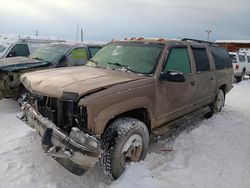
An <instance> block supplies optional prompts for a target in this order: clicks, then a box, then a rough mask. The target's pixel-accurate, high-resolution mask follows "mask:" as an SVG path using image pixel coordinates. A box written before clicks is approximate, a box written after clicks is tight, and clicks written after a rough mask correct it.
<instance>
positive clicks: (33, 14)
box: [0, 0, 250, 41]
mask: <svg viewBox="0 0 250 188" xmlns="http://www.w3.org/2000/svg"><path fill="white" fill-rule="evenodd" d="M77 24H79V28H83V29H84V39H86V40H102V41H109V40H111V39H112V38H116V39H123V38H124V37H133V36H135V37H140V36H143V37H150V38H152V37H154V38H155V37H165V38H180V37H181V38H182V37H190V38H191V37H192V38H198V39H206V38H207V33H206V29H208V28H209V29H211V31H212V33H211V35H210V38H211V40H217V39H250V0H0V33H2V34H21V35H24V34H29V35H30V34H35V31H36V30H38V31H39V34H40V35H49V36H58V37H60V38H65V39H72V40H75V38H76V25H77Z"/></svg>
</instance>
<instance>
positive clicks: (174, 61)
mask: <svg viewBox="0 0 250 188" xmlns="http://www.w3.org/2000/svg"><path fill="white" fill-rule="evenodd" d="M171 70H176V71H179V72H182V73H183V74H189V73H191V67H190V61H189V56H188V51H187V48H185V47H182V48H180V47H178V48H172V49H171V51H170V54H169V56H168V58H167V64H166V68H165V70H164V72H165V73H166V72H167V71H171Z"/></svg>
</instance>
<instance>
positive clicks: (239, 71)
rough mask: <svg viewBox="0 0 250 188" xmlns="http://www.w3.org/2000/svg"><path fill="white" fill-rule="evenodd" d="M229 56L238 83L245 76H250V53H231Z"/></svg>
mask: <svg viewBox="0 0 250 188" xmlns="http://www.w3.org/2000/svg"><path fill="white" fill-rule="evenodd" d="M229 55H230V59H231V61H232V63H233V67H234V77H235V79H236V81H237V82H240V81H242V80H243V79H244V76H245V75H250V53H247V52H246V51H244V52H243V51H241V52H229Z"/></svg>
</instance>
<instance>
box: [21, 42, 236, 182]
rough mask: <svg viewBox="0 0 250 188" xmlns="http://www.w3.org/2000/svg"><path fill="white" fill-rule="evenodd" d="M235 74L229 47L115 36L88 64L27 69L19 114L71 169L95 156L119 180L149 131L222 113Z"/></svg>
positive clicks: (143, 149) (140, 155) (142, 151)
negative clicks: (24, 99)
mask: <svg viewBox="0 0 250 188" xmlns="http://www.w3.org/2000/svg"><path fill="white" fill-rule="evenodd" d="M232 78H233V66H232V63H231V61H230V58H229V54H228V52H227V51H226V50H225V49H224V48H221V47H219V46H217V45H215V44H213V43H208V42H204V41H199V40H194V39H183V40H182V41H177V40H164V39H159V40H156V39H154V40H151V39H150V40H147V39H143V38H138V39H136V38H132V39H129V40H124V41H114V42H111V43H109V44H108V45H106V46H105V47H103V48H102V49H101V50H100V51H99V52H98V53H97V54H96V55H95V56H94V57H93V58H92V59H91V60H90V61H89V62H88V63H87V64H86V66H82V67H67V68H63V69H58V70H46V71H37V72H34V73H26V74H24V75H23V76H22V77H21V82H22V83H23V85H24V86H25V87H26V88H27V90H29V91H30V92H31V94H30V95H29V96H27V101H26V102H24V103H23V105H22V110H23V116H22V117H21V119H22V120H23V121H24V122H25V123H27V124H28V125H30V126H31V127H33V128H35V129H36V130H38V132H39V134H40V135H41V136H42V146H43V148H44V150H45V152H46V153H47V154H48V155H50V156H52V157H54V158H56V159H57V160H58V161H59V162H60V163H61V164H63V165H64V166H65V167H66V168H67V169H68V170H70V171H72V172H74V173H76V174H80V173H79V172H80V169H82V170H83V171H84V170H86V169H88V168H89V167H92V166H93V165H94V164H95V163H96V162H97V161H98V160H100V164H101V165H102V166H103V168H104V170H105V172H106V173H107V174H108V175H109V176H110V177H112V178H114V179H117V178H118V177H119V176H120V175H121V174H122V173H123V171H124V169H125V168H126V164H127V163H129V162H131V161H134V162H136V161H139V160H142V159H144V158H145V157H146V155H147V151H148V147H149V140H150V137H152V138H159V137H160V136H162V135H165V134H166V133H169V131H170V130H172V128H173V127H175V126H177V125H179V124H182V123H184V122H187V121H189V120H190V119H192V118H194V117H201V116H203V115H206V116H207V117H209V116H211V115H212V114H214V113H218V112H220V111H221V109H222V107H223V105H224V101H225V96H226V94H227V93H228V92H229V91H230V90H231V88H232V80H233V79H232Z"/></svg>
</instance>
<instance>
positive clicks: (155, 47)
mask: <svg viewBox="0 0 250 188" xmlns="http://www.w3.org/2000/svg"><path fill="white" fill-rule="evenodd" d="M162 48H163V45H161V44H155V43H142V42H128V43H127V42H124V43H111V44H109V45H107V46H105V47H103V48H102V49H101V50H100V51H99V52H98V53H97V54H96V55H95V56H94V57H93V58H92V61H90V62H88V64H87V65H95V66H98V67H101V68H111V69H115V70H125V71H131V72H136V73H141V74H152V73H153V71H154V67H155V64H156V62H157V61H158V57H159V55H160V53H161V51H162Z"/></svg>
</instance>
